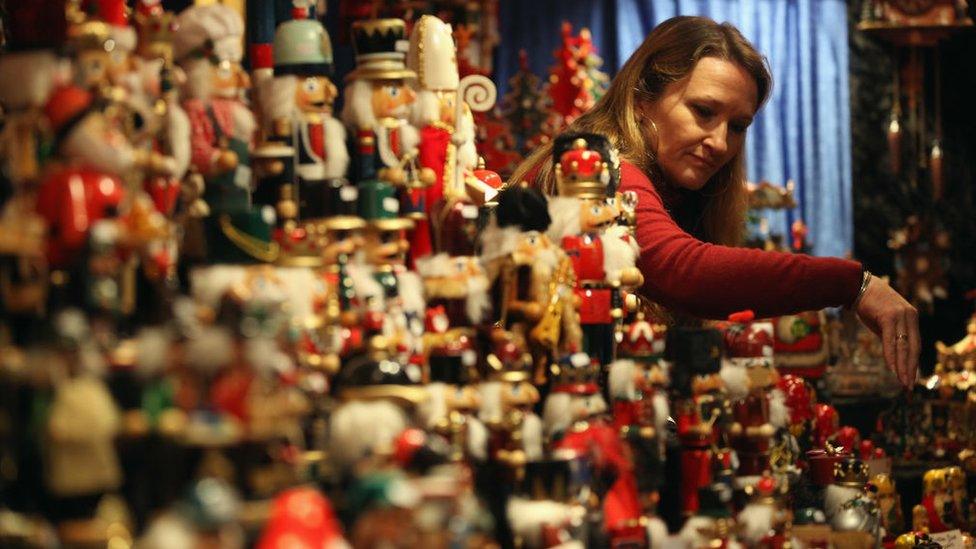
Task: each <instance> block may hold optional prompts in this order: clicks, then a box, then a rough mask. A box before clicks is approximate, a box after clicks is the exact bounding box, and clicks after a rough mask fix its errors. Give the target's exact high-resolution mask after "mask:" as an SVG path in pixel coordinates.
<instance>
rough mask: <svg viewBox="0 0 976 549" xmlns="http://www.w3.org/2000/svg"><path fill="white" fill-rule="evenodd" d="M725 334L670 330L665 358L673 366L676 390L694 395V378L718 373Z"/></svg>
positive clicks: (708, 329) (692, 329) (707, 329)
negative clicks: (723, 335) (692, 386)
mask: <svg viewBox="0 0 976 549" xmlns="http://www.w3.org/2000/svg"><path fill="white" fill-rule="evenodd" d="M722 344H723V341H722V332H720V331H718V330H715V329H712V328H683V327H673V328H671V329H669V330H668V338H667V343H666V344H665V358H667V359H668V361H670V362H671V363H672V365H673V366H672V368H671V372H672V387H674V388H675V390H677V391H679V392H690V391H689V388H690V386H691V380H692V378H693V377H694V376H703V375H710V374H717V373H718V371H719V369H720V368H721V366H722Z"/></svg>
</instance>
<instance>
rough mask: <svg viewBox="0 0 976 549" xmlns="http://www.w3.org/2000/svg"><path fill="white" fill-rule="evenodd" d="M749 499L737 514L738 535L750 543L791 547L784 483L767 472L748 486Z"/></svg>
mask: <svg viewBox="0 0 976 549" xmlns="http://www.w3.org/2000/svg"><path fill="white" fill-rule="evenodd" d="M745 491H746V495H747V496H748V497H749V500H748V503H746V505H745V506H744V507H743V508H742V510H741V511H739V514H738V515H737V516H736V522H737V523H738V525H739V527H740V530H739V536H740V537H741V539H742V541H743V542H744V543H745V544H746V545H747V546H748V547H763V548H765V549H774V548H775V549H780V548H783V547H790V545H789V544H788V543H786V542H787V541H789V540H788V538H787V536H786V532H785V531H784V530H785V526H786V525H785V522H786V514H787V512H788V511H787V509H786V508H785V507H784V502H783V501H782V495H783V492H784V490H783V486H780V485H777V482H776V479H775V478H773V476H772V475H769V474H768V473H767V474H765V475H762V476H761V477H759V479H758V480H757V481H756V482H755V483H753V484H750V485H748V486H747V487H746V489H745Z"/></svg>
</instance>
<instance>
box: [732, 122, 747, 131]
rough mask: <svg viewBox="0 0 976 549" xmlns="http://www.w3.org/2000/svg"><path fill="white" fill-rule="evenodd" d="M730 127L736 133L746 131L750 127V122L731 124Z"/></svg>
mask: <svg viewBox="0 0 976 549" xmlns="http://www.w3.org/2000/svg"><path fill="white" fill-rule="evenodd" d="M729 127H730V128H731V129H732V131H734V132H735V133H746V130H747V129H748V128H749V125H748V124H731V125H729Z"/></svg>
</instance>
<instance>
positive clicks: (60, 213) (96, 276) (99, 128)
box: [37, 86, 135, 312]
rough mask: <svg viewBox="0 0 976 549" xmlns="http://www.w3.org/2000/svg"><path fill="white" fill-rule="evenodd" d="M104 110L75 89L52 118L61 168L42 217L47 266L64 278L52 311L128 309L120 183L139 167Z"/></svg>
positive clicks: (48, 185) (49, 108)
mask: <svg viewBox="0 0 976 549" xmlns="http://www.w3.org/2000/svg"><path fill="white" fill-rule="evenodd" d="M101 105H102V104H101V103H100V102H98V101H97V100H96V97H95V95H94V94H93V93H92V92H89V91H87V90H85V89H82V88H79V87H76V86H66V87H62V88H59V89H58V90H56V91H55V92H54V93H52V95H51V98H50V100H49V101H48V103H47V105H46V106H45V114H46V115H47V119H48V121H49V123H50V125H51V127H52V128H53V129H54V131H55V132H56V135H57V140H56V142H55V146H56V147H57V152H58V155H59V158H60V160H61V161H62V162H61V164H60V165H58V166H57V167H55V168H54V169H51V170H49V171H48V173H47V176H46V177H45V179H44V181H43V182H42V183H41V186H40V188H39V190H38V193H37V212H38V213H39V214H40V215H41V217H42V218H44V220H45V222H46V223H47V224H48V227H49V233H48V241H47V262H48V265H49V266H50V268H51V269H52V270H54V271H58V272H59V273H60V274H56V276H55V277H54V278H53V279H52V281H53V282H55V286H54V288H53V290H54V291H53V293H52V300H53V301H52V303H53V305H54V306H55V307H58V306H63V305H66V304H72V303H73V304H75V305H78V306H89V305H93V306H95V307H96V308H99V309H104V310H105V311H107V312H117V311H120V310H121V309H122V308H123V303H122V299H123V295H122V293H121V291H120V290H119V288H120V286H119V285H118V283H119V281H118V276H119V275H120V272H121V262H122V259H123V253H124V250H126V249H128V246H125V245H124V242H123V236H125V234H126V231H125V230H124V224H123V221H122V219H121V214H122V213H123V212H122V211H121V209H122V206H123V201H124V199H125V197H126V194H127V193H126V190H125V186H124V185H123V182H122V179H121V178H122V177H123V176H124V175H126V174H127V173H129V171H130V170H132V169H133V167H134V166H135V153H134V150H133V148H132V146H131V145H130V143H129V142H128V140H127V139H126V138H125V136H124V135H123V134H122V131H121V128H119V127H118V126H116V125H114V124H113V122H112V120H111V119H110V118H109V117H108V116H107V115H106V114H105V113H104V112H103V111H102V109H101ZM96 229H97V230H96ZM93 237H97V238H93ZM113 281H114V282H113ZM99 282H105V283H106V284H99ZM109 286H113V287H114V288H115V291H113V292H112V295H107V294H104V293H102V294H101V296H100V297H97V298H96V296H97V295H98V294H99V293H100V290H105V289H106V288H108V287H109ZM91 298H95V299H94V300H92V299H91ZM99 304H100V305H99Z"/></svg>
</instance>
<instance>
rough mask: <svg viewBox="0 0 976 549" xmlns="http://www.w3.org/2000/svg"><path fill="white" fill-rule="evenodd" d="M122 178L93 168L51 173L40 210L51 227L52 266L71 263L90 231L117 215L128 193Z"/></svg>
mask: <svg viewBox="0 0 976 549" xmlns="http://www.w3.org/2000/svg"><path fill="white" fill-rule="evenodd" d="M124 194H125V193H124V189H123V186H122V181H120V180H119V179H118V178H117V177H114V176H111V175H107V174H104V173H102V172H99V171H96V170H93V169H90V168H77V167H71V168H65V169H62V170H59V171H56V172H54V173H52V174H50V175H49V176H48V177H47V178H46V179H45V180H44V182H43V183H42V184H41V188H40V190H39V191H38V196H37V213H39V214H40V215H41V217H43V218H44V220H45V221H46V222H47V224H48V227H49V228H50V238H48V249H47V256H48V262H49V263H50V264H51V266H52V267H55V268H60V267H65V266H67V265H69V264H70V263H71V262H72V261H73V260H74V259H76V258H77V255H78V254H79V253H80V252H81V251H82V250H83V248H84V247H85V243H86V242H87V239H88V231H89V230H90V229H91V227H92V225H93V224H94V223H95V222H96V221H99V220H101V219H105V218H108V217H113V216H115V215H116V214H117V213H118V212H117V208H118V207H119V205H120V204H121V203H122V198H123V196H124Z"/></svg>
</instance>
